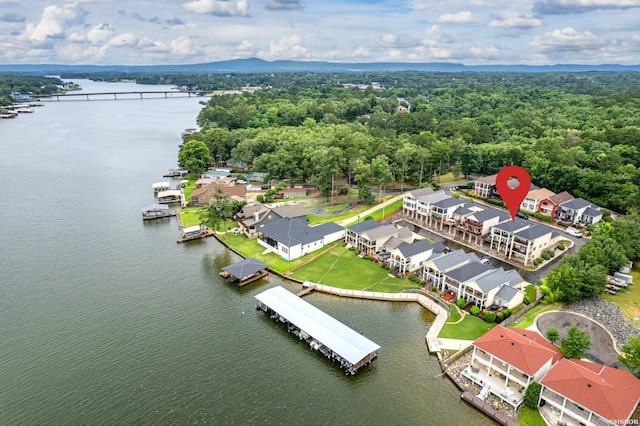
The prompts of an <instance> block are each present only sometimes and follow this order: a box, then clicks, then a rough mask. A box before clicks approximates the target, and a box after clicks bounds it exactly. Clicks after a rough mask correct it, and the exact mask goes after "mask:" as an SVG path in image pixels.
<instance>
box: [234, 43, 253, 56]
mask: <svg viewBox="0 0 640 426" xmlns="http://www.w3.org/2000/svg"><path fill="white" fill-rule="evenodd" d="M257 54H258V47H257V46H256V45H255V44H253V43H251V42H250V41H248V40H242V43H240V44H239V45H238V46H237V47H236V48H235V51H234V55H233V56H234V57H235V58H249V57H253V56H256V55H257Z"/></svg>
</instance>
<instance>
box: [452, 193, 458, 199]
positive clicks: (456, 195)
mask: <svg viewBox="0 0 640 426" xmlns="http://www.w3.org/2000/svg"><path fill="white" fill-rule="evenodd" d="M451 196H452V197H453V198H460V194H458V193H457V192H455V193H453V194H451Z"/></svg>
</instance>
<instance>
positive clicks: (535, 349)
mask: <svg viewBox="0 0 640 426" xmlns="http://www.w3.org/2000/svg"><path fill="white" fill-rule="evenodd" d="M473 345H474V346H476V347H478V348H480V349H482V350H483V351H485V352H487V353H490V354H491V355H493V356H495V357H497V358H499V359H500V360H502V361H504V362H506V363H508V364H511V365H512V366H514V367H516V368H517V369H518V370H520V371H523V372H525V373H527V374H528V375H530V376H533V375H534V374H536V373H537V372H538V371H539V370H540V369H541V368H542V367H543V366H544V365H545V364H546V363H547V362H548V361H549V360H553V361H552V364H554V363H555V362H557V361H558V360H559V359H560V358H562V353H561V352H560V349H558V348H557V347H556V346H555V345H553V344H552V343H551V342H549V341H548V340H547V339H545V338H544V337H543V336H542V335H541V334H540V333H538V332H535V331H531V330H521V329H518V328H512V327H503V326H501V325H498V326H496V327H494V328H492V329H491V330H489V332H487V333H486V334H485V335H484V336H482V337H480V338H479V339H478V340H476V341H475V342H474V343H473Z"/></svg>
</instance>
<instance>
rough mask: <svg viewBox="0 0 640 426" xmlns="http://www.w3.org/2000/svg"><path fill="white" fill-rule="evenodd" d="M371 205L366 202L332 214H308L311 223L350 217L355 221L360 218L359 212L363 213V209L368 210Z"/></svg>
mask: <svg viewBox="0 0 640 426" xmlns="http://www.w3.org/2000/svg"><path fill="white" fill-rule="evenodd" d="M370 207H371V206H368V205H366V204H360V205H357V206H355V207H354V208H352V209H350V210H348V211H346V212H344V213H340V214H336V215H330V216H315V215H312V214H308V215H307V220H308V221H309V224H310V225H318V224H321V223H327V222H339V221H341V220H345V219H349V218H354V219H353V220H354V222H355V221H356V220H358V219H357V217H358V214H360V213H362V212H363V211H365V210H367V209H368V208H370Z"/></svg>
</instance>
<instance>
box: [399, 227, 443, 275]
mask: <svg viewBox="0 0 640 426" xmlns="http://www.w3.org/2000/svg"><path fill="white" fill-rule="evenodd" d="M403 229H406V228H403ZM393 238H394V239H395V240H397V241H399V242H400V244H399V245H397V247H395V248H393V249H391V250H389V252H390V257H389V261H388V263H389V266H390V267H391V268H395V269H396V270H397V271H398V272H399V273H400V274H405V273H409V272H414V271H416V270H418V269H420V268H422V265H424V263H425V262H426V260H427V259H429V258H431V257H433V256H439V255H441V254H443V253H444V252H445V251H446V247H445V246H444V244H442V243H432V242H431V241H429V240H417V241H414V242H412V243H408V242H405V241H402V240H401V239H399V238H396V237H393Z"/></svg>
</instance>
